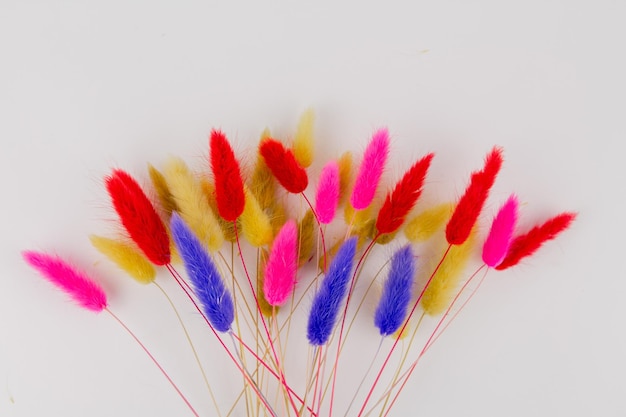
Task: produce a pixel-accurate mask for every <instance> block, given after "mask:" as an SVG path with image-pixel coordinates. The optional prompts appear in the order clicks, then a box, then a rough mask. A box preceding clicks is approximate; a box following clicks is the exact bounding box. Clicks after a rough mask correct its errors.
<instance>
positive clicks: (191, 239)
mask: <svg viewBox="0 0 626 417" xmlns="http://www.w3.org/2000/svg"><path fill="white" fill-rule="evenodd" d="M170 227H171V231H172V237H173V238H174V242H175V243H176V247H177V248H178V252H179V253H180V257H181V258H182V259H183V263H184V264H185V269H186V270H187V275H189V279H190V280H191V284H192V287H193V289H194V293H195V294H196V296H197V297H198V300H199V301H200V304H201V305H202V310H203V311H204V313H205V314H206V317H207V319H208V320H209V322H210V323H211V325H212V326H213V327H214V328H215V330H218V331H220V332H227V331H228V330H230V325H231V323H232V322H233V319H234V317H235V309H234V305H233V299H232V297H231V295H230V292H228V289H226V287H225V286H224V283H223V282H222V278H221V277H220V274H219V272H218V271H217V268H216V267H215V264H214V263H213V261H212V260H211V257H210V256H209V254H208V253H207V251H206V250H205V248H204V246H203V245H202V243H201V242H200V240H199V239H198V238H197V237H196V236H195V235H194V234H193V232H192V231H191V229H190V228H189V226H187V225H186V224H185V222H184V221H183V219H181V217H180V216H179V215H178V214H177V213H173V214H172V219H171V221H170Z"/></svg>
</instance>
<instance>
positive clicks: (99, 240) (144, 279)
mask: <svg viewBox="0 0 626 417" xmlns="http://www.w3.org/2000/svg"><path fill="white" fill-rule="evenodd" d="M89 240H91V244H92V245H93V246H94V248H96V249H97V250H98V251H99V252H100V253H102V254H103V255H104V256H106V257H107V258H109V260H111V261H112V262H114V263H115V264H116V265H117V266H118V267H119V268H120V269H122V270H124V271H125V272H126V273H127V274H128V275H130V276H131V277H132V278H133V279H134V280H135V281H137V282H139V283H141V284H150V283H151V282H152V281H154V278H155V277H156V270H155V269H154V266H152V264H151V263H150V261H148V260H147V259H146V258H145V257H144V256H143V255H142V254H141V252H139V250H138V249H136V248H135V247H134V246H132V245H129V244H127V243H123V242H120V241H117V240H115V239H109V238H106V237H101V236H95V235H91V236H89Z"/></svg>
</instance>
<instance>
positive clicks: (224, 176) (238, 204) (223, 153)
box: [209, 130, 245, 222]
mask: <svg viewBox="0 0 626 417" xmlns="http://www.w3.org/2000/svg"><path fill="white" fill-rule="evenodd" d="M209 147H210V153H211V155H210V158H211V169H212V170H213V176H214V177H215V198H216V200H217V210H218V211H219V213H220V216H222V217H223V218H224V220H226V221H229V222H232V221H235V220H237V218H238V217H239V216H240V215H241V213H242V212H243V207H244V205H245V194H244V191H243V180H242V179H241V170H240V169H239V163H238V162H237V159H235V153H234V152H233V149H232V148H231V147H230V144H229V143H228V140H227V139H226V136H225V135H224V134H223V133H222V132H221V131H219V130H213V131H212V132H211V139H210V143H209Z"/></svg>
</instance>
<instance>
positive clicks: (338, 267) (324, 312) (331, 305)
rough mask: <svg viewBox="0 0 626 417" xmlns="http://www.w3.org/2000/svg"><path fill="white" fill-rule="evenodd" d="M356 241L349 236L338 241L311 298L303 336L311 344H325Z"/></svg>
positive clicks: (347, 274)
mask: <svg viewBox="0 0 626 417" xmlns="http://www.w3.org/2000/svg"><path fill="white" fill-rule="evenodd" d="M356 242H357V238H356V237H352V238H350V239H348V240H346V241H345V242H344V243H343V244H342V245H341V247H340V248H339V251H337V255H335V258H334V259H333V261H332V262H331V264H330V266H329V268H328V273H327V274H326V277H324V280H323V281H322V286H321V287H320V289H319V290H318V292H317V294H315V297H314V298H313V305H312V306H311V313H310V314H309V322H308V326H307V338H308V339H309V343H311V344H312V345H315V346H321V345H323V344H325V343H326V342H327V341H328V338H329V337H330V335H331V334H332V332H333V327H334V326H335V321H336V320H337V313H338V312H339V307H340V305H341V302H342V301H343V299H344V297H345V296H346V291H347V289H348V288H347V287H348V282H349V280H350V274H351V272H352V266H353V263H354V254H355V252H356Z"/></svg>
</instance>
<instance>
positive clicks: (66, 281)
mask: <svg viewBox="0 0 626 417" xmlns="http://www.w3.org/2000/svg"><path fill="white" fill-rule="evenodd" d="M22 256H23V257H24V260H25V261H26V263H28V264H29V265H30V266H31V267H33V268H34V269H36V270H37V271H39V273H40V274H41V275H42V276H43V277H44V278H46V279H47V280H48V281H50V282H51V283H53V284H54V285H56V286H57V287H58V288H60V289H61V290H63V291H64V292H65V293H67V294H68V295H69V296H70V297H71V298H72V299H73V300H74V301H76V302H77V303H78V304H79V305H80V306H82V307H84V308H86V309H87V310H91V311H94V312H96V313H99V312H100V311H102V310H104V309H105V308H106V306H107V297H106V294H105V292H104V290H103V289H102V288H101V287H100V285H98V284H97V283H96V282H95V281H94V280H92V279H91V278H89V277H88V276H87V275H86V274H85V273H84V272H81V271H79V270H77V269H76V268H74V267H73V266H72V265H70V264H68V263H67V262H65V261H64V260H62V259H61V258H59V257H57V256H52V255H47V254H45V253H40V252H34V251H24V252H22Z"/></svg>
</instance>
